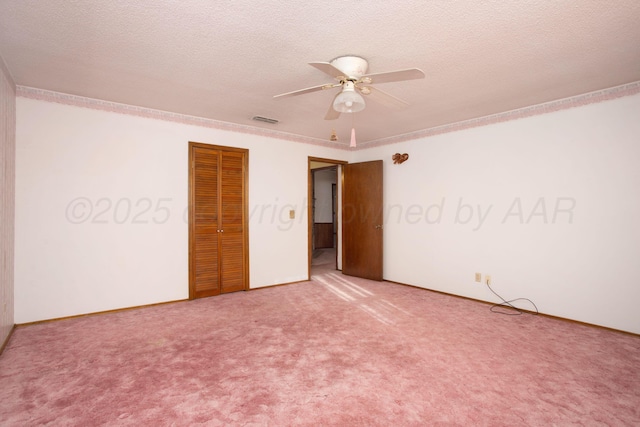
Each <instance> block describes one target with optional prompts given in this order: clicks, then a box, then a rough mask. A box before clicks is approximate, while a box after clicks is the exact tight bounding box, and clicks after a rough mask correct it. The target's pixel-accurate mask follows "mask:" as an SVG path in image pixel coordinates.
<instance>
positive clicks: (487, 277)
mask: <svg viewBox="0 0 640 427" xmlns="http://www.w3.org/2000/svg"><path fill="white" fill-rule="evenodd" d="M484 283H486V284H487V285H490V284H491V276H489V275H488V274H487V275H486V276H484Z"/></svg>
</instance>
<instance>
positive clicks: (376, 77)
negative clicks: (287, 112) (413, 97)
mask: <svg viewBox="0 0 640 427" xmlns="http://www.w3.org/2000/svg"><path fill="white" fill-rule="evenodd" d="M309 65H311V66H312V67H315V68H317V69H318V70H320V71H322V72H324V73H326V74H328V75H330V76H331V77H333V78H334V79H335V80H337V83H327V84H322V85H318V86H312V87H308V88H305V89H300V90H294V91H293V92H287V93H282V94H280V95H276V96H274V98H284V97H287V96H296V95H302V94H305V93H310V92H316V91H320V90H327V89H333V88H336V87H340V88H342V90H341V91H340V92H339V93H338V94H336V96H335V97H334V98H333V102H332V103H331V105H330V106H329V111H327V114H326V115H325V117H324V119H325V120H335V119H337V118H338V117H340V113H357V112H358V111H362V110H363V109H364V107H365V102H364V98H363V97H362V95H366V96H371V98H373V99H375V100H376V101H379V102H381V103H383V104H385V105H387V106H390V107H394V108H403V107H406V106H407V105H409V104H408V103H406V102H405V101H403V100H401V99H398V98H396V97H395V96H393V95H390V94H388V93H386V92H384V91H382V90H380V89H378V88H374V87H373V86H371V85H373V84H376V83H388V82H398V81H403V80H413V79H423V78H424V73H423V72H422V70H420V69H418V68H409V69H406V70H396V71H388V72H386V73H374V74H367V71H368V68H369V63H368V62H367V60H366V59H364V58H361V57H359V56H353V55H347V56H339V57H337V58H335V59H333V60H331V62H310V63H309Z"/></svg>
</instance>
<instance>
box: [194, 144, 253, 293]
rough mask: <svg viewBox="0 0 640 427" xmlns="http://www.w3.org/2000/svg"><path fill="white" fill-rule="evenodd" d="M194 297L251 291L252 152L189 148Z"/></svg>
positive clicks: (195, 146) (216, 147)
mask: <svg viewBox="0 0 640 427" xmlns="http://www.w3.org/2000/svg"><path fill="white" fill-rule="evenodd" d="M189 154H190V155H189V159H190V177H189V298H190V299H193V298H202V297H208V296H213V295H218V294H220V293H225V292H234V291H239V290H244V289H247V286H248V249H247V248H248V232H247V214H246V211H247V203H246V201H247V200H246V199H247V191H246V178H247V157H248V151H247V150H244V149H234V148H228V147H219V146H213V145H207V144H199V143H193V142H192V143H189Z"/></svg>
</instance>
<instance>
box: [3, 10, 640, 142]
mask: <svg viewBox="0 0 640 427" xmlns="http://www.w3.org/2000/svg"><path fill="white" fill-rule="evenodd" d="M345 54H355V55H359V56H362V57H364V58H366V59H367V60H368V61H369V72H372V73H376V72H384V71H391V70H396V69H403V68H412V67H417V68H420V69H422V70H423V71H424V72H425V74H426V78H425V79H424V80H412V81H405V82H396V83H384V84H380V85H379V86H377V87H379V88H380V89H383V90H385V91H386V92H388V93H390V94H392V95H394V96H397V97H399V98H401V99H404V100H405V101H407V102H409V104H410V106H409V107H408V108H406V109H404V110H393V109H389V108H388V107H384V106H382V105H380V104H377V103H375V102H373V100H370V99H367V107H366V108H365V110H364V111H362V112H360V113H356V114H343V115H342V116H341V117H340V118H339V119H338V120H336V121H325V120H324V115H325V113H326V111H327V108H328V106H329V103H330V102H331V100H332V98H333V96H334V95H335V90H337V89H334V90H332V91H322V92H315V93H311V94H306V95H301V96H298V97H291V98H283V99H277V100H274V99H273V95H276V94H279V93H283V92H288V91H292V90H296V89H301V88H305V87H308V86H314V85H318V84H323V83H329V82H331V78H330V77H328V76H327V75H325V74H323V73H322V72H320V71H319V70H317V69H315V68H313V67H311V66H309V65H308V64H307V63H308V62H314V61H330V60H331V59H333V58H335V57H337V56H341V55H345ZM0 55H1V56H2V57H3V58H4V60H5V62H6V64H7V67H8V68H9V70H10V72H11V74H12V76H13V78H14V80H15V82H16V84H17V85H20V86H27V87H33V88H40V89H47V90H51V91H56V92H62V93H68V94H72V95H79V96H83V97H89V98H98V99H102V100H106V101H113V102H118V103H125V104H131V105H137V106H142V107H147V108H153V109H158V110H165V111H171V112H177V113H182V114H187V115H193V116H198V117H205V118H211V119H215V120H219V121H224V122H230V123H235V124H239V125H247V126H255V127H260V128H265V129H272V130H275V131H280V132H286V133H290V134H294V135H301V136H305V137H311V138H317V139H321V140H328V139H329V136H330V134H331V131H332V129H335V130H336V131H337V134H338V137H339V139H340V143H347V142H348V138H349V134H350V129H351V126H352V125H354V126H355V127H356V129H357V133H358V140H359V142H367V141H369V142H371V141H376V140H380V139H383V138H389V137H393V136H397V135H402V134H406V133H410V132H416V131H420V130H423V129H429V128H432V127H435V126H441V125H446V124H451V123H456V122H460V121H463V120H468V119H472V118H477V117H482V116H487V115H490V114H495V113H500V112H504V111H509V110H513V109H518V108H521V107H526V106H530V105H535V104H540V103H543V102H548V101H552V100H557V99H561V98H566V97H571V96H575V95H579V94H583V93H587V92H591V91H596V90H601V89H606V88H610V87H614V86H618V85H622V84H626V83H630V82H636V81H640V1H638V0H610V1H602V0H580V1H568V0H566V1H565V0H513V1H506V0H503V1H490V0H483V1H477V0H459V1H450V0H442V1H426V0H414V1H409V0H405V1H401V2H389V1H386V0H384V1H382V0H381V1H373V0H352V1H336V0H317V1H312V2H298V1H287V0H264V1H262V2H254V1H249V0H229V1H227V0H218V1H211V0H184V1H175V0H138V1H135V2H132V1H130V0H93V1H91V0H87V1H70V0H47V1H40V0H0ZM255 115H259V116H265V117H271V118H275V119H278V120H279V121H280V123H278V124H277V125H269V124H262V123H258V122H255V121H252V120H251V117H253V116H255Z"/></svg>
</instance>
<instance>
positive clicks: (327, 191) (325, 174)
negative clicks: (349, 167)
mask: <svg viewBox="0 0 640 427" xmlns="http://www.w3.org/2000/svg"><path fill="white" fill-rule="evenodd" d="M335 183H336V171H335V170H331V169H320V170H317V171H315V172H314V186H313V187H314V197H315V199H316V210H315V222H317V223H328V222H333V187H332V185H333V184H335Z"/></svg>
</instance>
